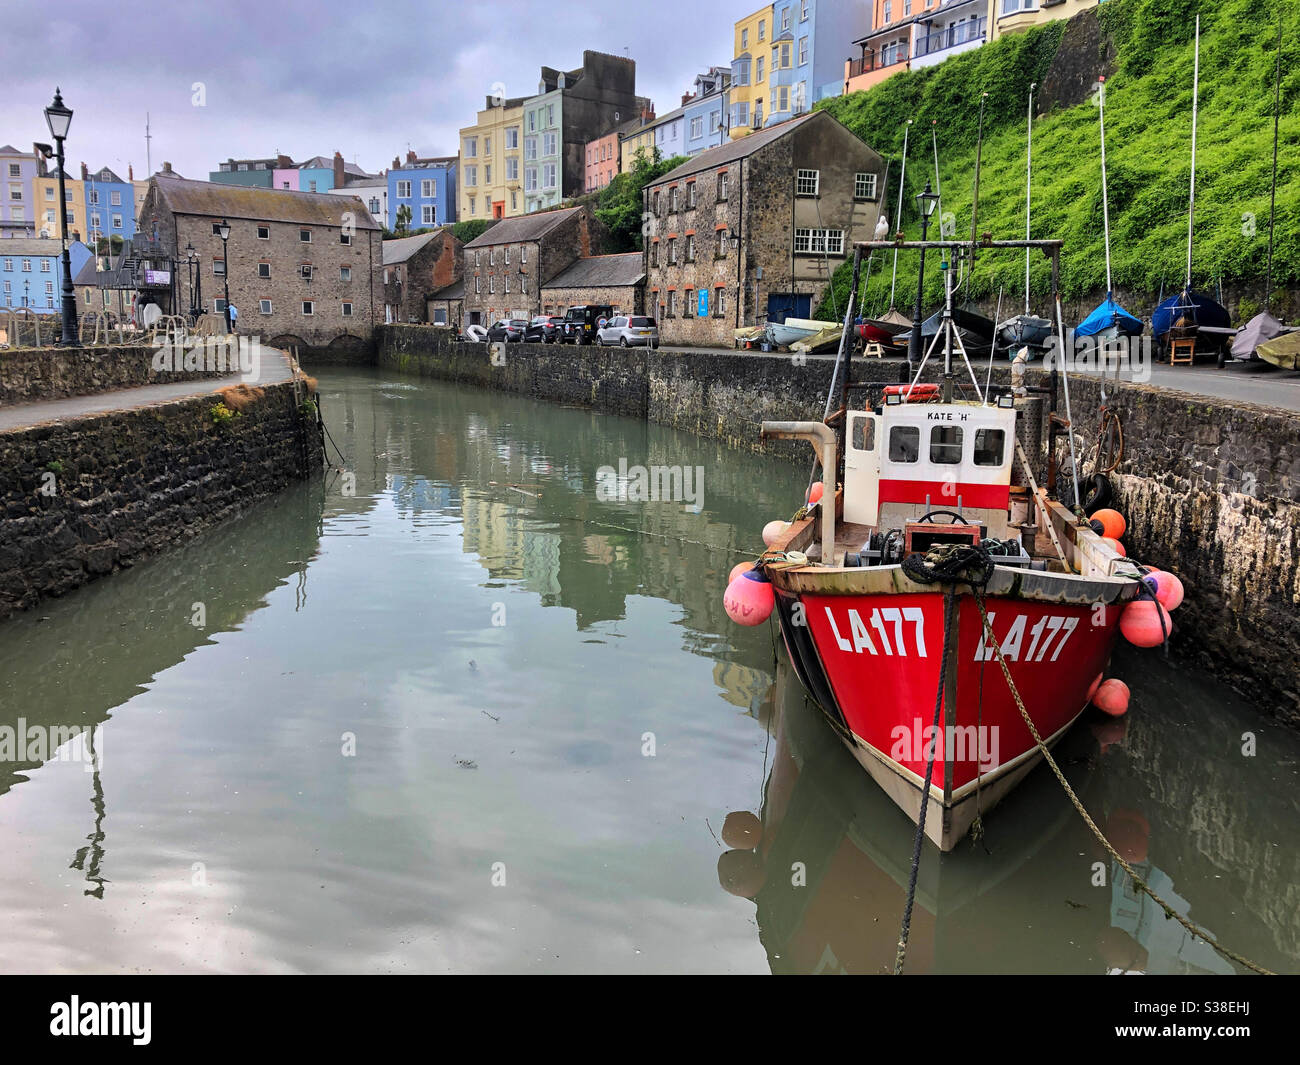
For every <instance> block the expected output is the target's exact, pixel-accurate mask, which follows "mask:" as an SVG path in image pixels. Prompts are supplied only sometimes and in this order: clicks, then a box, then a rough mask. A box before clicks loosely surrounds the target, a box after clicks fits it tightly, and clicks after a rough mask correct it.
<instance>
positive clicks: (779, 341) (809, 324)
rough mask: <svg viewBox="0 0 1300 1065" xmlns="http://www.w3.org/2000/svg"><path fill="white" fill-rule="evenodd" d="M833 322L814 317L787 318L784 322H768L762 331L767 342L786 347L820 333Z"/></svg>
mask: <svg viewBox="0 0 1300 1065" xmlns="http://www.w3.org/2000/svg"><path fill="white" fill-rule="evenodd" d="M834 324H835V323H833V322H823V321H819V320H817V319H815V318H787V319H786V320H785V321H784V322H768V323H767V325H766V326H765V327H764V333H765V334H766V335H767V339H768V343H770V344H775V345H776V346H777V347H779V348H788V347H789V346H790V345H791V344H793V343H795V342H796V341H798V340H804V339H806V338H807V337H810V336H812V335H813V334H814V333H820V332H821V331H822V330H823V329H825V328H826V327H827V326H828V325H834ZM836 328H839V327H838V326H836Z"/></svg>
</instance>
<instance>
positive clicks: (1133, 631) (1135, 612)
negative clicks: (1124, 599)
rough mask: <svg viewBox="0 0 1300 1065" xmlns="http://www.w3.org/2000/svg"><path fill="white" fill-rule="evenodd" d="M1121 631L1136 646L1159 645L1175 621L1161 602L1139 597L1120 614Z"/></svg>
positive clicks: (1170, 631)
mask: <svg viewBox="0 0 1300 1065" xmlns="http://www.w3.org/2000/svg"><path fill="white" fill-rule="evenodd" d="M1162 624H1163V628H1162ZM1119 631H1120V632H1121V633H1123V634H1124V639H1126V640H1128V642H1129V643H1131V644H1132V645H1133V646H1134V647H1159V646H1160V645H1161V644H1162V643H1164V642H1165V640H1166V639H1167V638H1168V636H1169V634H1170V633H1172V632H1173V622H1171V621H1170V620H1169V611H1168V610H1166V609H1165V608H1164V607H1163V606H1161V605H1160V604H1159V603H1153V602H1152V601H1151V600H1150V599H1137V600H1134V601H1133V602H1131V603H1129V604H1128V606H1126V607H1125V608H1124V613H1123V614H1121V615H1120V619H1119ZM1098 690H1100V689H1098Z"/></svg>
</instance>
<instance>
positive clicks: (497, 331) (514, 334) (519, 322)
mask: <svg viewBox="0 0 1300 1065" xmlns="http://www.w3.org/2000/svg"><path fill="white" fill-rule="evenodd" d="M527 329H528V320H527V319H526V318H502V319H501V320H500V321H499V322H494V323H493V324H492V327H491V328H490V329H488V331H487V338H488V340H504V341H505V342H506V343H507V344H517V343H518V342H519V341H521V340H523V339H524V332H525V331H526V330H527Z"/></svg>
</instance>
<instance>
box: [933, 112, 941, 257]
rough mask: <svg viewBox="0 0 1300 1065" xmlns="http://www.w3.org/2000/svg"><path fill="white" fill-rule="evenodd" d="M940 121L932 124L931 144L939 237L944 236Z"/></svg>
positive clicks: (935, 120)
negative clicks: (940, 178)
mask: <svg viewBox="0 0 1300 1065" xmlns="http://www.w3.org/2000/svg"><path fill="white" fill-rule="evenodd" d="M938 129H939V120H938V119H937V118H936V119H934V120H933V121H932V122H931V123H930V142H931V143H932V144H933V145H934V193H935V195H936V196H938V197H939V201H938V203H937V204H936V205H935V208H936V210H937V211H938V212H939V235H940V236H943V183H942V182H940V180H939V133H938Z"/></svg>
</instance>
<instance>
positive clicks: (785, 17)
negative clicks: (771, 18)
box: [781, 7, 790, 30]
mask: <svg viewBox="0 0 1300 1065" xmlns="http://www.w3.org/2000/svg"><path fill="white" fill-rule="evenodd" d="M789 28H790V9H789V8H788V7H787V8H786V9H785V10H784V11H782V12H781V29H783V30H788V29H789Z"/></svg>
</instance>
